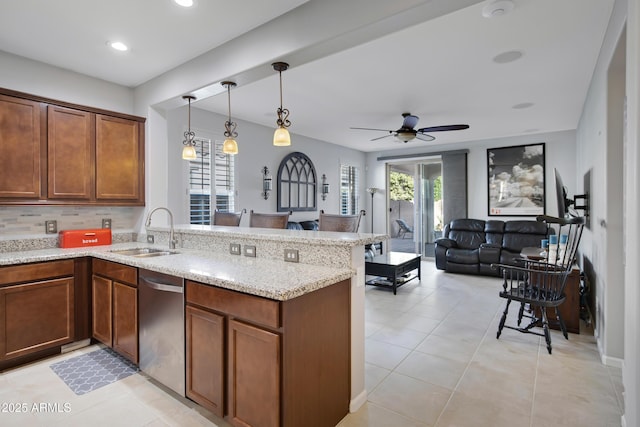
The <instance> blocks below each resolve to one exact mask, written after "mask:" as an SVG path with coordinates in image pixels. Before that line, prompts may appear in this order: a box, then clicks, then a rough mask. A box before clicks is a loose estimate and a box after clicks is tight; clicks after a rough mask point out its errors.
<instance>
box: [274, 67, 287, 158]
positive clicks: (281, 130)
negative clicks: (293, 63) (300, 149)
mask: <svg viewBox="0 0 640 427" xmlns="http://www.w3.org/2000/svg"><path fill="white" fill-rule="evenodd" d="M271 66H272V67H273V69H274V70H276V71H277V72H278V73H280V107H279V108H278V110H277V114H278V120H276V124H277V125H278V128H277V129H276V131H275V132H274V134H273V145H275V146H277V147H287V146H289V145H291V136H290V135H289V131H288V130H287V128H288V127H289V126H291V122H290V121H289V110H287V109H286V108H282V72H283V71H285V70H287V69H288V68H289V64H287V63H286V62H274V63H273V64H271Z"/></svg>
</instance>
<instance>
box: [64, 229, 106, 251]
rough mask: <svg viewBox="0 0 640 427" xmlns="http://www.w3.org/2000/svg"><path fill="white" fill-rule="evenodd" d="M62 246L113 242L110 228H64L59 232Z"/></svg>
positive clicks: (74, 246) (79, 246)
mask: <svg viewBox="0 0 640 427" xmlns="http://www.w3.org/2000/svg"><path fill="white" fill-rule="evenodd" d="M58 240H59V241H60V247H61V248H81V247H84V246H99V245H110V244H111V229H110V228H95V229H88V230H64V231H61V232H59V233H58Z"/></svg>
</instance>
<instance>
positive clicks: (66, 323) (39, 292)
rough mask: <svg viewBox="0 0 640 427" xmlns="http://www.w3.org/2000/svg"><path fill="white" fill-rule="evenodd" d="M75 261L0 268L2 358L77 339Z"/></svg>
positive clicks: (49, 347) (0, 341)
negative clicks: (75, 327) (75, 325)
mask: <svg viewBox="0 0 640 427" xmlns="http://www.w3.org/2000/svg"><path fill="white" fill-rule="evenodd" d="M73 274H74V262H73V260H65V261H52V262H47V263H36V264H27V265H17V266H10V267H3V268H2V269H0V312H1V313H2V316H0V361H4V360H9V359H14V358H19V357H24V356H28V355H30V354H34V353H38V352H41V351H43V350H47V349H52V348H59V347H60V346H62V345H64V344H68V343H70V342H72V341H73V340H74V330H75V329H74V277H73Z"/></svg>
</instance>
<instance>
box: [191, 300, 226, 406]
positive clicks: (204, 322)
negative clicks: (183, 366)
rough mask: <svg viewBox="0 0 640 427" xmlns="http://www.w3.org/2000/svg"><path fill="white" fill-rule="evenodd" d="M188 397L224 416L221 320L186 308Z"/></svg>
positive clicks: (216, 315) (222, 320)
mask: <svg viewBox="0 0 640 427" xmlns="http://www.w3.org/2000/svg"><path fill="white" fill-rule="evenodd" d="M185 314H186V316H185V321H186V328H187V397H188V398H190V399H191V400H193V401H194V402H197V403H199V404H200V405H202V406H204V407H205V408H207V409H208V410H210V411H211V412H213V413H214V414H216V415H217V416H219V417H222V416H223V415H224V317H223V316H220V315H218V314H215V313H212V312H209V311H205V310H200V309H198V308H195V307H192V306H189V305H187V307H186V313H185Z"/></svg>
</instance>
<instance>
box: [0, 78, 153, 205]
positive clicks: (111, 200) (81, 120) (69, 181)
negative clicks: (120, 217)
mask: <svg viewBox="0 0 640 427" xmlns="http://www.w3.org/2000/svg"><path fill="white" fill-rule="evenodd" d="M144 123H145V119H144V118H142V117H135V116H130V115H126V114H120V113H114V112H109V111H104V110H99V109H95V108H90V107H83V106H78V105H73V104H68V103H64V102H60V101H53V100H49V99H44V98H39V97H35V96H32V95H26V94H21V93H17V92H12V91H8V90H4V89H0V156H1V157H0V164H1V165H2V168H1V169H0V205H35V204H37V205H121V206H143V205H144V188H145V185H144Z"/></svg>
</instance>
